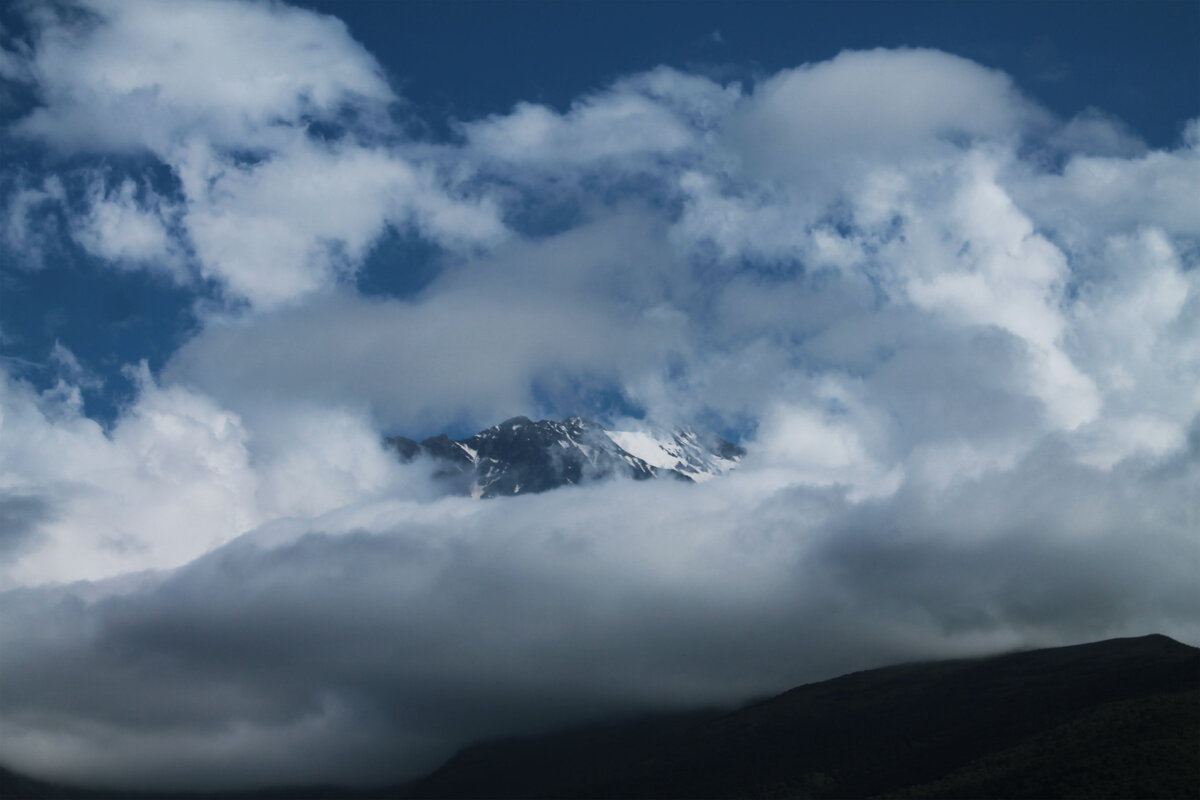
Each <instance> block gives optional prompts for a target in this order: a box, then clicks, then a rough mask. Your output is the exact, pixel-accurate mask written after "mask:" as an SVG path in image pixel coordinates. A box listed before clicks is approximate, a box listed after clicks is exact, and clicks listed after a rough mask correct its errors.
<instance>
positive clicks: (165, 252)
mask: <svg viewBox="0 0 1200 800" xmlns="http://www.w3.org/2000/svg"><path fill="white" fill-rule="evenodd" d="M105 183H106V181H105V179H104V177H103V176H102V175H96V176H93V179H92V182H91V185H90V186H89V187H88V190H87V195H86V201H85V202H86V203H87V210H86V211H85V212H83V213H82V214H81V215H80V216H78V217H77V218H75V219H74V220H73V223H74V225H73V229H72V231H71V233H72V236H73V237H74V239H75V241H76V242H78V243H79V245H80V246H81V247H82V248H83V249H84V250H86V251H88V252H89V253H90V254H92V255H94V256H96V257H98V258H103V259H105V260H107V261H111V262H113V263H114V264H116V265H118V266H124V267H142V268H147V269H155V270H160V271H162V272H165V273H167V274H170V275H173V276H175V277H176V278H177V279H180V280H183V279H185V278H186V272H185V271H184V262H183V260H182V259H183V258H184V256H183V255H182V254H181V253H179V252H178V247H179V245H178V243H177V242H176V241H175V239H174V238H173V237H172V235H171V232H170V230H169V226H170V225H171V219H172V217H174V216H175V214H176V213H177V211H176V210H175V209H173V208H171V207H170V204H169V203H167V201H165V200H164V199H163V198H161V197H159V196H158V195H156V194H155V193H154V192H153V191H152V190H150V189H148V188H147V189H144V190H143V195H144V197H143V198H141V199H139V197H138V187H137V184H136V183H134V181H133V180H131V179H129V178H126V179H125V180H123V181H121V183H120V185H119V186H117V187H115V188H111V189H110V188H108V187H107V186H106V185H105Z"/></svg>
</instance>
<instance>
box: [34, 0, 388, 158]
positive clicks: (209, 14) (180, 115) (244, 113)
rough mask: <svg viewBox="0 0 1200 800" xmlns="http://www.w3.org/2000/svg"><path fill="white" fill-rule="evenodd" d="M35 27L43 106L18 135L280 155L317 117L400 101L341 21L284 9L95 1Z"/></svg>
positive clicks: (39, 18)
mask: <svg viewBox="0 0 1200 800" xmlns="http://www.w3.org/2000/svg"><path fill="white" fill-rule="evenodd" d="M33 21H34V23H35V25H36V31H35V44H34V47H33V58H32V63H31V64H30V65H29V69H30V72H31V73H32V76H33V78H34V80H35V87H36V90H37V91H38V93H39V95H40V96H41V99H42V106H41V107H40V108H38V109H36V110H35V111H34V112H33V113H32V114H30V115H29V116H28V117H26V118H25V119H24V120H22V121H21V122H19V123H18V124H17V132H18V133H23V134H25V135H27V136H30V137H37V138H40V139H46V140H49V141H51V142H53V143H55V144H57V145H60V146H62V147H65V148H70V149H85V150H100V151H110V150H130V149H142V148H146V149H150V150H152V151H155V152H157V153H160V154H162V153H166V152H169V151H170V150H171V149H172V148H173V147H176V146H178V145H179V144H180V143H181V142H185V141H187V140H189V139H192V138H194V137H196V136H200V137H202V138H204V139H205V140H207V141H210V142H212V143H214V144H216V145H217V146H221V147H233V148H261V147H265V148H271V147H273V146H274V143H275V141H276V137H278V136H283V137H285V138H286V137H287V136H288V130H289V129H290V128H292V127H294V126H296V125H300V124H302V123H303V120H304V119H305V118H316V119H330V120H336V119H337V118H338V116H339V115H341V114H343V113H346V112H348V111H355V112H359V113H367V112H368V111H370V110H371V109H372V108H374V109H376V112H375V113H379V112H378V106H379V104H386V103H389V102H392V101H393V100H394V99H395V97H394V95H393V93H392V90H391V88H390V87H389V86H388V83H387V80H386V79H385V77H384V75H383V72H382V70H381V68H380V67H379V64H378V63H377V62H376V61H375V59H374V58H373V57H372V56H371V55H370V54H369V53H367V52H366V51H365V50H363V49H362V47H361V46H359V45H358V43H356V42H355V41H354V40H353V39H352V38H351V37H350V35H349V33H348V31H347V30H346V26H345V25H344V24H343V23H342V22H341V21H340V20H338V19H335V18H333V17H327V16H322V15H318V14H314V13H312V12H309V11H305V10H301V9H296V8H291V7H288V6H285V5H282V4H278V3H237V2H215V3H212V2H209V3H205V2H194V1H193V2H182V3H168V4H160V3H153V2H132V3H127V2H113V1H112V0H94V1H93V0H87V1H86V2H81V3H78V4H76V5H75V6H74V7H70V8H67V7H61V8H60V7H55V6H45V7H42V8H39V9H37V10H36V11H35V12H34V19H33Z"/></svg>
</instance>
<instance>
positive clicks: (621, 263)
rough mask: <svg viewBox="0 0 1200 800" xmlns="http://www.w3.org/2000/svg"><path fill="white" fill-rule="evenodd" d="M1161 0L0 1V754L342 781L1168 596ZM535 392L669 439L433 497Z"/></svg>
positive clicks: (1172, 103) (1184, 181)
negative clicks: (725, 458) (702, 472)
mask: <svg viewBox="0 0 1200 800" xmlns="http://www.w3.org/2000/svg"><path fill="white" fill-rule="evenodd" d="M1197 42H1200V5H1197V4H1196V3H1190V2H1186V3H1185V2H1178V3H1158V2H1139V3H1103V2H1099V3H1088V4H1074V3H1054V4H1043V3H1036V4H1035V3H1017V2H1011V3H990V2H977V3H954V4H944V3H936V2H925V3H915V4H907V3H889V4H882V3H854V2H850V3H793V4H784V3H759V4H745V3H738V4H724V3H706V2H699V3H689V4H686V5H684V4H679V3H622V4H616V3H584V2H579V3H540V2H527V3H465V2H442V3H422V2H412V3H396V4H392V3H354V2H350V3H343V2H337V3H317V2H310V3H302V4H297V5H288V4H284V3H281V2H272V3H268V2H245V1H241V0H238V1H235V0H224V1H214V2H194V1H192V0H180V1H179V2H173V3H169V4H168V3H142V2H135V1H134V0H120V2H117V1H116V0H81V1H80V2H54V3H49V2H46V3H31V2H16V3H10V4H7V5H5V6H3V7H2V8H0V765H4V766H6V767H8V768H11V769H16V770H18V771H21V772H24V773H27V774H30V775H34V776H37V777H42V778H46V779H51V780H57V781H66V782H73V783H81V784H88V785H105V786H113V787H122V788H142V789H163V788H189V789H191V788H195V789H223V788H241V787H252V786H263V785H280V784H288V783H318V782H320V783H340V784H347V785H370V784H378V783H386V782H389V781H397V780H403V779H407V778H411V777H415V776H417V775H420V774H422V773H424V772H426V771H428V770H430V769H432V768H434V767H436V766H437V765H438V764H439V763H440V762H441V761H442V760H444V759H445V758H446V757H448V756H449V755H450V754H452V753H453V752H454V751H455V750H456V749H458V748H459V747H461V746H463V745H465V744H467V743H469V742H472V741H476V740H478V739H480V738H485V737H494V736H500V735H511V734H520V733H531V732H537V731H544V730H548V729H552V728H554V727H557V726H565V725H574V724H579V723H582V722H588V721H594V720H602V719H613V718H618V717H620V716H622V715H629V714H638V713H645V712H648V711H663V710H671V709H683V708H692V707H697V706H706V705H713V704H718V705H720V704H735V703H738V702H743V701H745V700H747V699H748V698H752V697H757V696H762V695H764V694H767V693H771V692H777V691H781V690H784V689H786V688H789V687H791V686H794V685H796V684H798V683H802V682H805V681H811V680H818V679H823V678H827V677H832V676H834V675H837V674H840V673H843V672H847V671H850V670H854V669H863V668H868V667H873V666H880V665H883V664H887V663H893V662H896V661H902V660H910V659H924V658H939V657H952V656H963V655H978V654H983V653H992V652H998V651H1002V650H1008V649H1014V648H1023V647H1035V646H1045V645H1054V644H1066V643H1072V642H1079V641H1085V640H1092V639H1099V638H1105V637H1112V636H1124V635H1139V634H1145V633H1151V632H1159V633H1164V634H1167V635H1170V636H1173V637H1175V638H1177V639H1180V640H1181V641H1185V642H1188V643H1190V644H1200V588H1198V586H1197V583H1196V580H1195V577H1196V575H1197V574H1200V537H1198V534H1197V531H1200V488H1197V487H1200V269H1198V266H1200V193H1198V192H1197V191H1196V187H1197V186H1200V46H1198V45H1197ZM515 415H526V416H529V417H532V418H535V419H537V418H563V417H566V416H569V415H584V416H589V417H592V418H594V419H597V420H599V421H601V422H603V423H605V424H608V425H611V426H616V427H619V428H623V429H637V428H666V429H673V428H679V427H692V428H697V429H702V430H707V431H712V432H716V433H720V434H722V435H724V436H726V437H728V438H730V439H733V440H736V441H737V442H739V443H740V444H742V445H743V446H744V447H745V448H746V449H747V456H746V458H745V459H744V462H743V464H742V466H741V468H740V469H738V470H737V471H735V472H733V473H730V474H729V475H727V476H724V477H722V478H720V479H717V480H713V481H709V482H707V483H705V484H703V485H696V486H691V485H683V484H679V483H677V482H673V481H661V482H654V481H652V482H642V483H635V482H632V481H623V480H614V481H609V482H603V483H595V484H590V485H584V486H579V487H572V488H567V489H562V490H557V491H553V492H549V493H546V494H542V495H530V496H522V497H516V498H505V499H498V500H492V501H476V500H471V499H469V498H462V497H452V496H445V495H444V494H443V493H441V492H440V490H439V488H438V486H437V484H436V482H435V481H433V480H432V478H431V475H430V473H431V469H432V467H431V465H429V464H427V463H423V462H420V461H418V462H416V463H412V464H401V463H398V462H397V461H396V459H395V458H393V457H392V456H390V455H389V454H388V453H387V452H386V451H385V450H384V449H383V447H382V437H383V436H385V435H391V434H402V435H406V436H410V437H414V438H421V437H424V436H427V435H431V434H436V433H442V432H447V433H450V434H451V435H455V436H461V435H466V434H469V433H472V432H474V431H477V430H479V429H481V428H483V427H487V426H490V425H494V424H496V423H498V422H500V421H501V420H503V419H506V418H509V417H512V416H515Z"/></svg>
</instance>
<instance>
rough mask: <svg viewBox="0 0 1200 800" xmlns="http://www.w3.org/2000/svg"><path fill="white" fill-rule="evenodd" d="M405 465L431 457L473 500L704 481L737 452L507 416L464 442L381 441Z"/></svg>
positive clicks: (714, 440) (584, 422) (579, 423)
mask: <svg viewBox="0 0 1200 800" xmlns="http://www.w3.org/2000/svg"><path fill="white" fill-rule="evenodd" d="M386 443H387V444H388V446H390V447H391V448H393V449H394V450H395V451H396V452H397V454H398V455H399V456H400V458H402V459H403V460H405V461H410V460H412V459H414V458H417V457H418V456H425V457H429V458H432V459H434V460H435V461H436V462H437V464H438V467H437V472H436V474H437V476H438V477H439V478H440V479H442V480H443V481H445V482H446V483H447V484H448V485H449V487H450V489H451V490H452V491H455V492H458V493H462V494H469V495H471V496H473V497H496V496H501V495H516V494H528V493H533V492H544V491H547V490H549V489H554V488H557V487H559V486H565V485H568V484H579V483H585V482H587V481H592V480H601V479H605V478H610V477H614V476H618V475H621V476H625V477H630V478H633V479H635V480H646V479H649V478H655V477H662V476H669V477H673V478H675V479H677V480H685V481H704V480H708V479H710V478H713V477H715V476H717V475H720V474H722V473H724V472H727V471H729V470H730V469H732V468H733V467H735V466H737V463H738V461H739V460H740V459H741V457H742V455H744V452H745V451H743V450H742V448H740V447H738V446H737V445H735V444H732V443H730V442H727V441H725V440H724V439H721V438H720V437H717V436H702V435H699V434H697V433H695V432H693V431H678V432H673V433H668V432H662V431H608V430H605V429H604V427H603V426H601V425H599V424H598V423H596V422H593V421H591V420H588V419H583V418H582V417H570V418H568V419H565V420H562V421H561V422H559V421H555V420H540V421H538V422H534V421H532V420H530V419H529V418H527V417H514V418H512V419H509V420H505V421H504V422H502V423H500V424H499V425H495V426H493V427H491V428H488V429H486V430H483V431H480V432H479V433H477V434H475V435H474V436H471V437H468V438H466V439H460V440H454V439H451V438H450V437H448V436H446V435H444V434H443V435H441V436H434V437H430V438H429V439H426V440H425V441H423V442H416V441H413V440H412V439H407V438H405V437H402V436H396V437H391V438H389V439H387V440H386Z"/></svg>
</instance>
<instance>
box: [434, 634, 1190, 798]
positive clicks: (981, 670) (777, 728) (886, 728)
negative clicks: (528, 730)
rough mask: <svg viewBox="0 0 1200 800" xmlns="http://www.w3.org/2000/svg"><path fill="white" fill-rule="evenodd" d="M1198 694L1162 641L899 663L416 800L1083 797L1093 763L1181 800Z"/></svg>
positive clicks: (543, 742)
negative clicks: (1152, 734) (1153, 734)
mask: <svg viewBox="0 0 1200 800" xmlns="http://www.w3.org/2000/svg"><path fill="white" fill-rule="evenodd" d="M1197 689H1200V650H1197V649H1196V648H1192V647H1188V646H1186V645H1182V644H1180V643H1178V642H1175V641H1173V640H1171V639H1168V638H1166V637H1163V636H1147V637H1143V638H1137V639H1117V640H1111V641H1106V642H1099V643H1095V644H1088V645H1078V646H1074V647H1064V648H1055V649H1050V650H1038V651H1032V652H1025V653H1015V654H1011V655H1005V656H999V657H995V658H987V659H975V660H963V661H948V662H935V663H928V664H909V665H902V666H897V667H888V668H884V669H878V670H871V671H867V672H860V673H855V674H852V675H847V676H844V677H841V678H836V679H834V680H830V681H824V682H822V683H816V684H810V685H807V686H801V687H799V688H797V689H793V690H791V691H789V692H786V693H784V694H782V695H779V696H777V697H774V698H772V699H770V700H767V701H764V702H761V703H756V704H754V705H751V706H748V707H746V708H743V709H741V710H739V711H736V712H733V713H730V714H726V715H723V716H720V717H718V718H716V719H710V720H708V721H705V722H702V723H699V724H696V725H694V726H692V727H690V728H688V729H686V730H684V731H675V732H668V733H664V734H663V735H661V736H658V737H656V738H653V740H652V741H649V742H645V743H644V745H643V746H642V747H641V748H640V750H639V752H638V754H637V755H636V756H634V757H632V758H630V757H628V755H627V753H626V752H618V751H617V750H614V749H612V748H609V747H607V746H606V745H605V744H604V741H603V740H602V739H600V738H597V739H595V740H593V742H592V745H594V746H592V747H583V746H575V747H572V748H566V749H564V748H563V747H562V744H561V743H562V739H561V737H554V736H550V737H541V738H538V739H526V740H520V741H510V742H504V743H498V744H492V745H480V746H477V747H475V748H469V749H468V750H466V751H464V752H462V753H460V754H459V755H458V756H456V757H455V758H454V759H452V760H451V761H450V762H448V763H447V764H446V765H445V766H443V767H442V769H440V770H438V771H437V772H435V773H434V774H432V775H431V776H429V777H428V778H427V779H425V780H424V781H422V782H420V783H418V784H417V785H416V789H415V796H420V797H476V796H484V795H486V796H492V797H517V796H520V797H550V796H580V797H870V796H875V795H885V794H894V793H902V792H905V791H909V792H912V793H914V794H920V795H922V796H924V794H929V796H938V797H946V796H969V795H972V794H973V793H975V796H993V797H1003V796H1032V797H1039V796H1058V795H1059V794H1060V793H1061V791H1062V790H1063V789H1064V788H1065V789H1069V791H1068V792H1067V794H1075V795H1076V796H1085V795H1086V794H1088V793H1089V792H1090V791H1092V790H1095V791H1100V792H1103V791H1105V790H1106V789H1105V787H1107V786H1110V785H1117V784H1113V781H1114V776H1112V775H1106V774H1101V773H1102V772H1103V771H1102V770H1101V771H1100V772H1097V770H1098V768H1099V767H1100V766H1101V765H1107V764H1112V763H1119V762H1121V761H1125V762H1130V761H1131V760H1132V761H1133V762H1135V763H1136V767H1137V768H1136V769H1132V770H1127V771H1126V772H1125V773H1123V774H1124V775H1126V776H1127V777H1129V778H1131V779H1132V780H1133V783H1132V784H1130V785H1124V789H1125V790H1129V791H1132V792H1133V795H1134V796H1137V795H1142V796H1175V795H1174V794H1173V793H1174V792H1183V794H1184V795H1186V796H1191V795H1193V794H1195V792H1194V791H1193V792H1188V791H1187V790H1188V789H1191V790H1195V789H1200V785H1197V784H1196V782H1195V770H1194V769H1193V770H1192V771H1191V772H1190V773H1189V772H1188V771H1187V770H1186V769H1183V768H1181V764H1180V759H1179V758H1178V754H1179V753H1186V752H1189V751H1190V752H1192V753H1200V750H1197V748H1200V716H1197V708H1196V702H1195V697H1196V690H1197ZM1064 726H1065V727H1064ZM1071 726H1075V727H1074V728H1072V727H1071ZM1147 729H1149V730H1161V731H1162V732H1163V738H1162V740H1161V741H1157V744H1156V745H1155V747H1154V748H1152V749H1153V750H1154V752H1155V754H1158V755H1161V759H1159V760H1157V761H1156V760H1155V758H1154V757H1153V754H1147V753H1145V752H1142V751H1143V750H1145V749H1146V748H1145V747H1144V746H1143V743H1142V742H1141V741H1130V740H1129V739H1128V736H1129V735H1130V734H1131V733H1133V732H1137V731H1142V732H1144V731H1146V730H1147ZM642 730H643V729H642V728H640V727H639V726H633V727H631V729H630V732H631V735H641V732H642ZM1072 730H1076V731H1087V732H1089V733H1088V737H1090V738H1089V741H1091V743H1092V747H1091V748H1082V749H1081V748H1074V749H1072V748H1071V747H1060V748H1058V749H1057V750H1056V751H1055V752H1056V753H1058V756H1057V757H1056V758H1052V759H1050V762H1049V763H1047V761H1046V759H1045V757H1044V753H1045V751H1044V750H1042V749H1040V748H1039V746H1038V744H1037V743H1038V742H1039V741H1042V742H1053V743H1058V744H1063V743H1066V742H1067V741H1068V738H1067V737H1068V734H1067V733H1064V731H1072ZM606 737H607V738H608V739H612V738H619V737H614V733H613V731H612V730H611V728H610V729H608V731H607V733H606ZM1039 737H1041V738H1040V739H1039ZM567 738H568V740H569V739H574V740H575V741H576V742H577V743H579V742H583V741H585V740H586V738H587V734H586V732H578V731H577V732H573V733H571V734H569V735H568V737H567ZM497 748H498V749H497ZM1173 753H1174V754H1175V755H1174V756H1173V755H1172V754H1173ZM1038 759H1041V760H1040V761H1039V760H1038ZM1056 761H1057V763H1055V762H1056ZM980 775H984V776H986V777H987V780H983V779H981V778H980V777H979V776H980ZM1067 776H1073V777H1071V778H1069V779H1068V777H1067ZM939 781H940V782H939ZM1064 782H1068V783H1070V785H1069V786H1067V787H1064V786H1062V785H1061V784H1063V783H1064ZM1160 784H1161V785H1160ZM1121 785H1123V784H1121ZM1155 787H1156V788H1155ZM1142 790H1145V791H1144V792H1143V791H1142Z"/></svg>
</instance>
